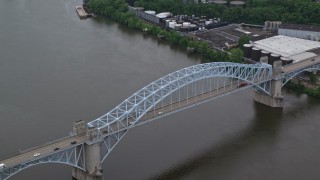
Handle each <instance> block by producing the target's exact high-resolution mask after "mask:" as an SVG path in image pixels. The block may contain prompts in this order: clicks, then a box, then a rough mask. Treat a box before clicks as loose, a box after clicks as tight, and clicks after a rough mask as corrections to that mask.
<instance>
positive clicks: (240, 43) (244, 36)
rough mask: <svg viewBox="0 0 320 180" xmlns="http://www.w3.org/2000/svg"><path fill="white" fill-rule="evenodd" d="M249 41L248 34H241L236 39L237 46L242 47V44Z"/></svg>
mask: <svg viewBox="0 0 320 180" xmlns="http://www.w3.org/2000/svg"><path fill="white" fill-rule="evenodd" d="M249 41H250V37H249V36H248V35H243V36H241V37H240V38H239V40H238V48H241V49H243V45H244V44H248V43H249Z"/></svg>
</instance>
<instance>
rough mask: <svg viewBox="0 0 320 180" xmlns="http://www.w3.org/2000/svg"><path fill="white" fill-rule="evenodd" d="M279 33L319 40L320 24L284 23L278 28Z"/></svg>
mask: <svg viewBox="0 0 320 180" xmlns="http://www.w3.org/2000/svg"><path fill="white" fill-rule="evenodd" d="M278 34H279V35H284V36H290V37H296V38H301V39H308V40H312V41H319V40H320V26H315V25H305V24H287V23H283V24H281V25H280V27H279V29H278Z"/></svg>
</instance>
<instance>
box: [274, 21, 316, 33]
mask: <svg viewBox="0 0 320 180" xmlns="http://www.w3.org/2000/svg"><path fill="white" fill-rule="evenodd" d="M279 28H280V29H294V30H303V31H315V32H320V26H315V25H306V24H288V23H282V24H281V25H280V27H279Z"/></svg>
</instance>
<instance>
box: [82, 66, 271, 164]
mask: <svg viewBox="0 0 320 180" xmlns="http://www.w3.org/2000/svg"><path fill="white" fill-rule="evenodd" d="M216 77H223V78H231V79H240V80H243V81H246V82H248V83H249V84H250V86H256V87H257V88H262V87H260V86H259V84H261V83H263V82H267V81H269V80H270V79H271V78H272V66H271V65H268V64H264V63H256V64H238V63H230V62H214V63H206V64H198V65H195V66H191V67H187V68H184V69H181V70H178V71H176V72H173V73H170V74H168V75H166V76H164V77H162V78H160V79H158V80H156V81H154V82H152V83H150V84H149V85H147V86H145V87H144V88H142V89H141V90H139V91H137V92H136V93H134V94H133V95H132V96H130V97H129V98H127V99H126V100H124V101H123V102H122V103H121V104H119V105H118V106H117V107H115V108H114V109H112V110H111V111H109V112H108V113H107V114H105V115H103V116H101V117H99V118H97V119H96V120H93V121H91V122H89V123H88V124H87V125H88V126H89V127H95V128H97V130H98V134H99V138H98V139H102V142H101V148H102V151H101V157H102V161H103V160H104V159H105V158H106V157H107V155H108V154H109V153H110V151H111V150H112V149H113V147H114V146H115V145H116V144H117V143H118V142H119V141H120V139H121V138H122V137H123V135H124V134H125V133H126V131H127V129H129V128H132V127H134V126H135V125H136V124H138V122H139V120H140V119H141V118H142V117H143V116H146V114H147V113H150V112H152V111H153V115H154V117H155V112H156V113H158V112H157V111H156V109H155V107H156V106H157V105H158V104H161V103H163V101H164V100H165V99H166V98H168V97H169V96H170V95H172V94H173V93H174V92H176V91H177V90H179V89H181V88H183V87H186V86H188V85H189V84H191V83H196V82H197V81H200V80H204V79H208V78H216ZM227 85H228V86H229V85H230V82H229V84H227ZM222 86H225V87H226V84H224V85H222ZM187 89H188V88H187ZM262 90H263V91H267V90H265V89H263V88H262ZM187 91H188V90H187ZM182 100H183V98H180V94H179V98H178V100H177V101H175V102H176V103H178V102H180V101H182ZM171 103H173V102H172V100H171ZM159 113H160V112H159Z"/></svg>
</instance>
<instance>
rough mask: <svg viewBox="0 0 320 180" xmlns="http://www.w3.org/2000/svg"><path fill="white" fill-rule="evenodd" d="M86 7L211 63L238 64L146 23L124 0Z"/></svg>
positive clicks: (205, 45)
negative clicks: (192, 50)
mask: <svg viewBox="0 0 320 180" xmlns="http://www.w3.org/2000/svg"><path fill="white" fill-rule="evenodd" d="M86 5H87V6H88V8H89V10H90V11H91V12H94V13H95V14H98V15H102V16H105V17H108V18H111V19H113V20H114V21H116V22H119V23H121V24H124V25H126V26H128V27H130V28H133V29H137V30H139V31H143V32H145V33H148V34H150V35H152V36H154V37H159V36H161V37H162V38H161V40H164V41H167V42H169V43H170V44H174V45H178V46H180V47H181V48H183V49H185V50H187V49H188V48H189V49H194V52H195V53H198V54H200V55H201V56H203V57H205V58H207V59H208V60H209V61H210V62H218V61H219V62H226V61H228V62H238V59H237V58H230V56H229V54H228V53H227V52H218V51H215V50H214V49H212V48H211V47H210V46H209V44H208V43H207V42H204V41H200V40H194V39H192V38H190V37H187V36H184V35H183V34H180V33H179V32H176V31H173V30H170V31H167V30H165V29H162V28H160V27H159V26H157V25H153V24H150V23H147V22H144V21H143V20H141V19H139V18H138V17H136V16H135V15H134V14H132V13H130V12H129V11H128V5H127V3H126V2H125V1H123V0H120V1H117V2H115V1H112V0H104V1H101V0H89V1H88V2H87V3H86Z"/></svg>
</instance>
